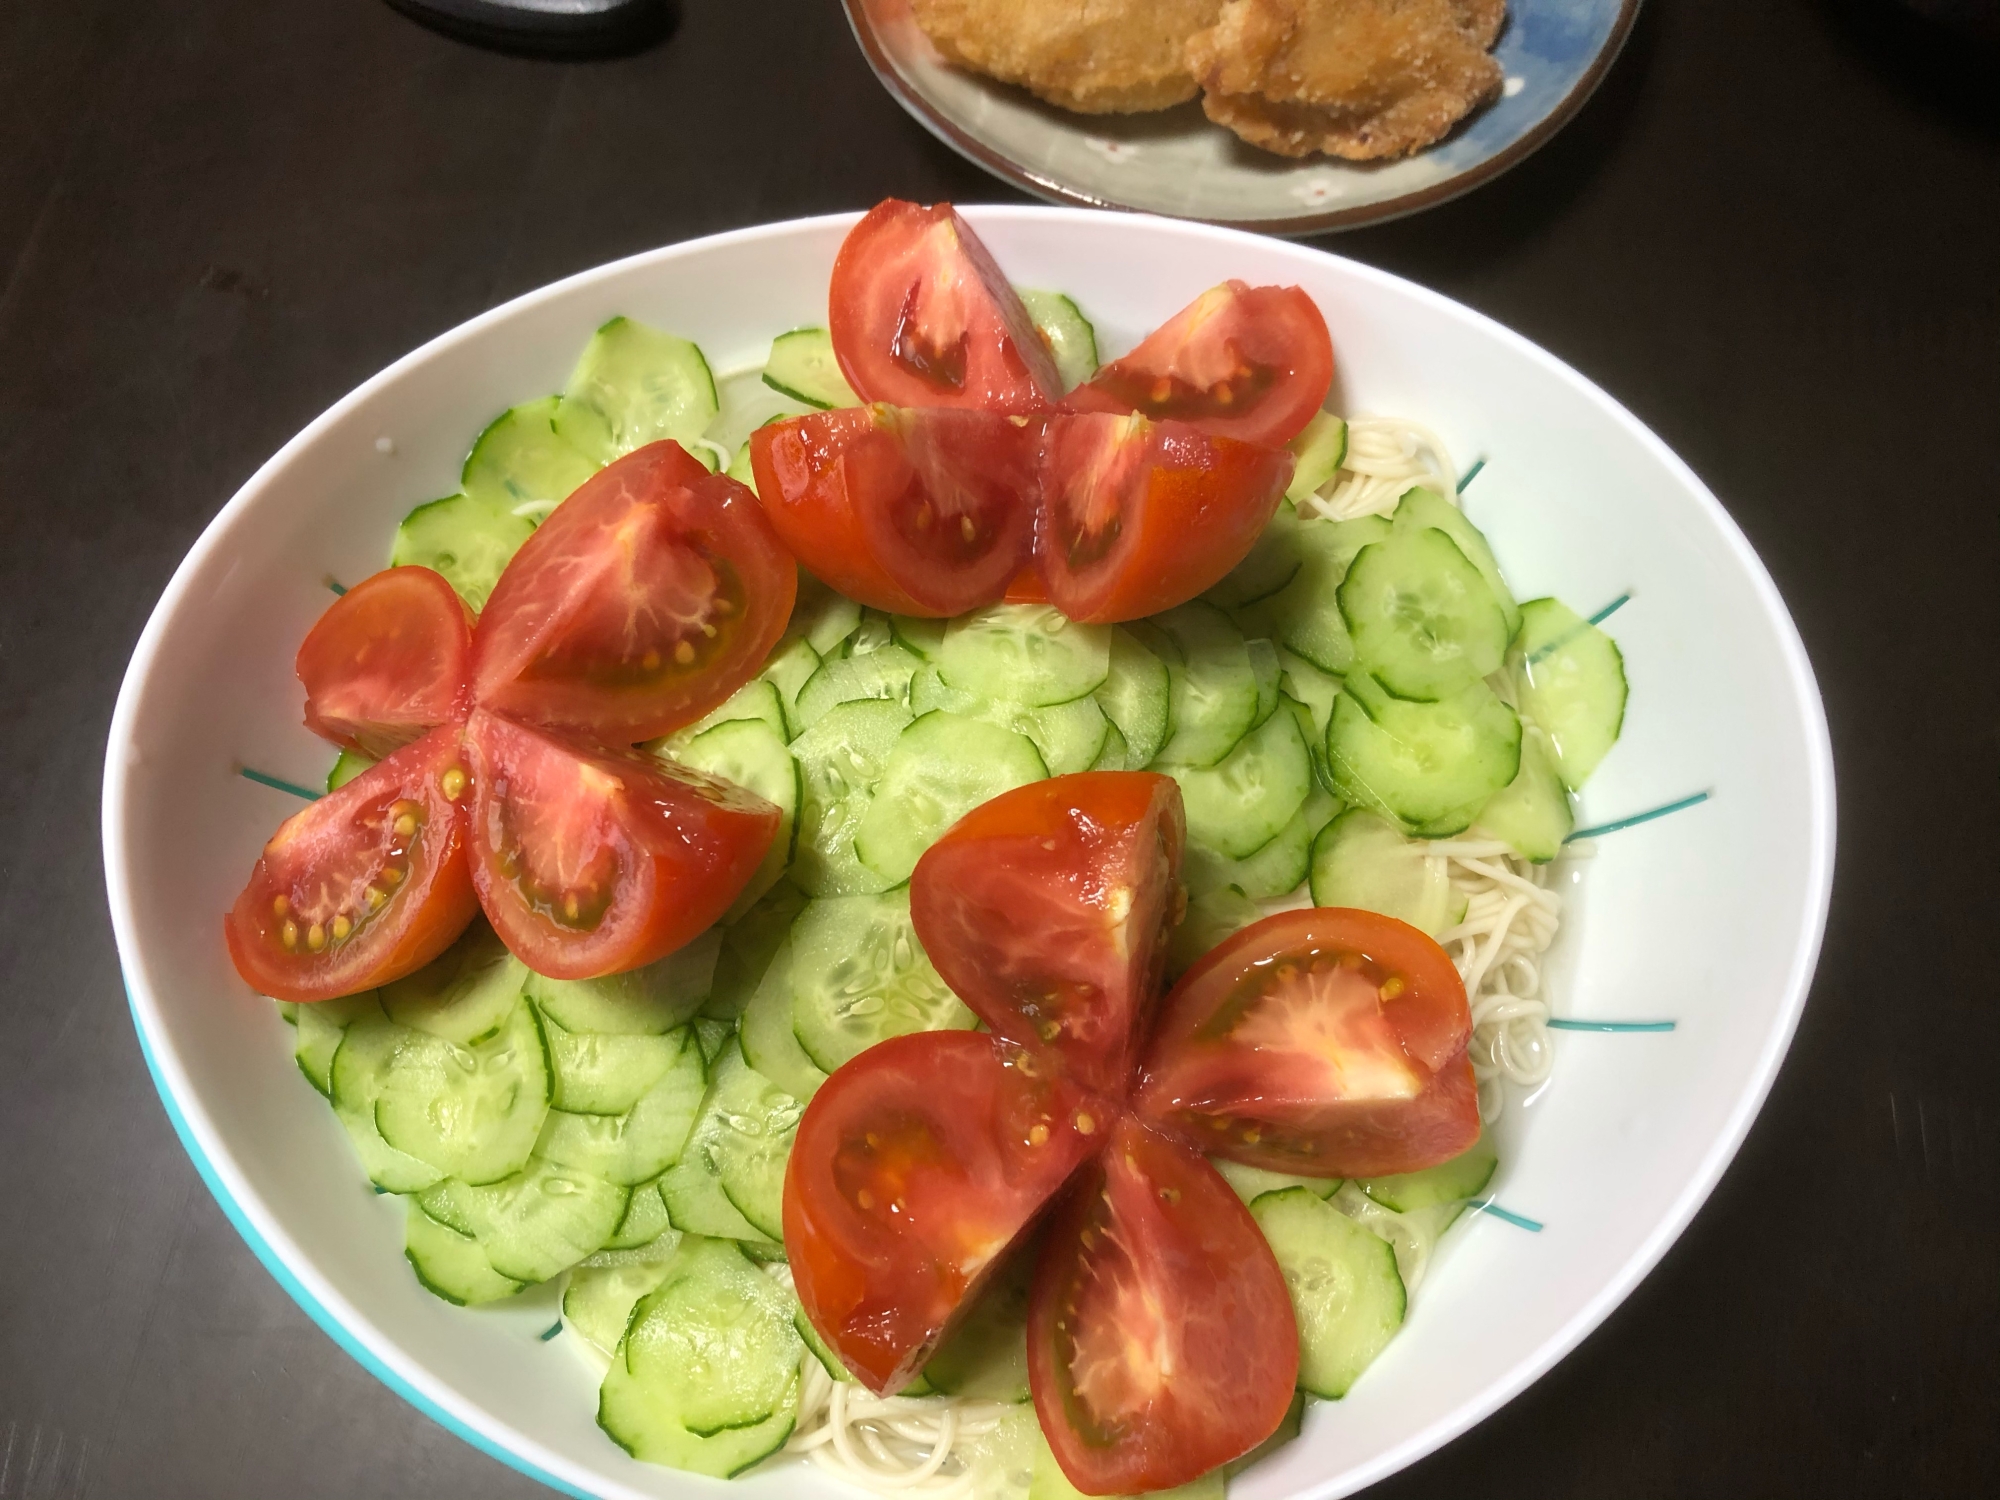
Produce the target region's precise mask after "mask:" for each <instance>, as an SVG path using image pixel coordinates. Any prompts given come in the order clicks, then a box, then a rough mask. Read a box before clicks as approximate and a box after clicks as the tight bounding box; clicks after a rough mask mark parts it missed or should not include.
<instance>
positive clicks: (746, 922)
mask: <svg viewBox="0 0 2000 1500" xmlns="http://www.w3.org/2000/svg"><path fill="white" fill-rule="evenodd" d="M805 904H806V894H805V892H804V891H801V890H800V889H799V888H798V887H797V886H795V885H793V884H792V883H791V881H789V880H781V881H779V882H778V883H777V884H776V885H774V886H772V887H771V889H770V890H769V891H768V892H766V893H765V895H764V899H763V900H761V901H759V902H758V903H757V904H756V905H755V906H753V907H751V908H750V910H748V911H747V912H745V913H744V914H743V915H742V916H740V917H738V918H737V919H736V920H735V921H734V922H731V923H730V924H729V925H728V926H727V927H726V928H724V929H723V939H722V954H721V956H720V957H718V958H717V959H716V961H715V986H714V988H713V989H712V990H711V991H710V992H709V997H708V1000H707V1002H706V1003H705V1004H704V1005H703V1006H702V1008H701V1010H702V1014H703V1015H706V1016H717V1017H720V1018H722V1019H724V1020H732V1021H734V1020H740V1019H741V1017H742V1015H743V1013H744V1009H745V1007H746V1006H748V1005H749V1004H750V997H751V996H752V995H754V994H755V993H756V992H757V986H758V985H759V984H761V983H762V982H763V980H764V971H765V970H766V969H768V968H769V967H770V966H771V959H772V956H773V955H775V954H776V953H777V951H778V946H779V945H780V944H781V943H783V942H784V940H785V937H786V935H787V934H788V933H790V932H791V930H792V919H793V918H794V917H796V916H798V914H799V913H800V912H801V911H803V910H804V909H805Z"/></svg>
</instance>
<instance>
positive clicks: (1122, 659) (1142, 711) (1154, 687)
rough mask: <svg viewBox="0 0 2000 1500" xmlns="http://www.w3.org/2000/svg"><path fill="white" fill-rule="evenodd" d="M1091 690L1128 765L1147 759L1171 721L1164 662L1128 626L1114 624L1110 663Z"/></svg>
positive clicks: (1169, 685)
mask: <svg viewBox="0 0 2000 1500" xmlns="http://www.w3.org/2000/svg"><path fill="white" fill-rule="evenodd" d="M1168 649H1169V650H1170V651H1171V650H1172V649H1173V648H1172V647H1171V645H1170V646H1169V647H1168ZM1094 696H1095V697H1096V699H1097V706H1098V707H1099V708H1101V709H1103V710H1104V714H1105V717H1106V718H1108V719H1110V720H1111V723H1112V725H1113V726H1114V727H1115V728H1116V729H1117V730H1118V733H1119V735H1120V736H1121V737H1122V738H1123V739H1124V741H1125V762H1126V766H1127V768H1128V769H1130V770H1134V771H1136V770H1139V769H1140V768H1141V767H1143V766H1149V765H1151V764H1152V763H1153V762H1154V760H1156V759H1157V758H1158V757H1159V754H1160V747H1161V746H1162V745H1164V744H1166V742H1167V733H1168V731H1169V730H1170V729H1171V727H1172V724H1173V716H1172V705H1173V688H1172V680H1171V678H1170V677H1169V675H1168V671H1167V664H1166V662H1165V661H1163V660H1162V659H1161V658H1160V657H1159V656H1158V655H1156V654H1155V653H1154V652H1153V651H1151V650H1149V649H1148V648H1147V646H1146V644H1145V642H1143V641H1141V640H1140V639H1139V637H1138V636H1136V635H1134V634H1133V633H1132V632H1131V631H1130V630H1127V629H1126V628H1125V627H1124V626H1122V625H1118V626H1114V627H1113V628H1112V631H1111V654H1110V658H1109V667H1108V670H1107V672H1106V674H1105V678H1104V682H1103V684H1102V686H1100V687H1099V688H1098V689H1097V691H1096V693H1095V694H1094Z"/></svg>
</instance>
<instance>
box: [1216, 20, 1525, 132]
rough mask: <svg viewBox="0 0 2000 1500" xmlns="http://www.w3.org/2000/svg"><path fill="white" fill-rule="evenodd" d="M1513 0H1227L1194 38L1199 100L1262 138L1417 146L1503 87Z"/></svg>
mask: <svg viewBox="0 0 2000 1500" xmlns="http://www.w3.org/2000/svg"><path fill="white" fill-rule="evenodd" d="M1505 19H1506V5H1505V0H1227V3H1226V4H1225V5H1224V6H1223V7H1222V11H1221V14H1220V15H1219V16H1218V17H1217V19H1216V23H1215V25H1214V26H1213V27H1211V28H1209V29H1208V30H1206V31H1202V32H1198V33H1197V34H1195V35H1194V36H1193V37H1190V38H1189V39H1188V46H1187V63H1188V68H1189V70H1190V71H1191V72H1192V73H1193V74H1194V76H1195V77H1196V78H1197V79H1198V80H1199V81H1200V83H1201V88H1202V98H1201V107H1202V109H1203V111H1204V112H1205V113H1206V114H1207V115H1208V117H1209V119H1211V120H1213V121H1215V123H1216V124H1218V125H1225V126H1227V127H1228V128H1229V129H1231V130H1233V131H1235V132H1236V134H1237V135H1239V136H1241V137H1242V138H1243V139H1244V140H1246V141H1248V142H1249V143H1250V144H1251V145H1253V146H1258V147H1261V148H1263V149H1264V150H1266V151H1274V152H1277V153H1278V154H1279V155H1281V156H1311V155H1314V154H1315V153H1319V154H1324V155H1327V156H1340V157H1346V158H1347V159H1348V160H1350V161H1379V160H1382V159H1384V158H1390V157H1398V156H1408V155H1409V154H1411V153H1412V152H1414V151H1420V150H1422V149H1423V148H1424V147H1426V146H1429V145H1433V144H1435V143H1436V142H1438V141H1441V140H1443V139H1444V137H1445V136H1446V135H1448V134H1449V133H1450V132H1451V129H1452V127H1453V126H1454V125H1456V124H1458V122H1459V121H1460V120H1462V119H1464V118H1465V117H1466V116H1467V115H1468V114H1470V113H1471V112H1472V111H1473V110H1475V109H1477V108H1478V107H1479V106H1480V105H1482V104H1486V103H1488V102H1490V101H1491V100H1493V99H1496V98H1498V97H1499V94H1500V84H1501V81H1502V73H1501V68H1500V64H1499V63H1497V62H1495V61H1494V59H1493V56H1492V54H1491V52H1490V51H1489V49H1490V48H1491V47H1492V45H1493V42H1494V40H1495V38H1496V37H1497V36H1498V35H1499V31H1500V27H1501V24H1502V23H1503V22H1504V21H1505Z"/></svg>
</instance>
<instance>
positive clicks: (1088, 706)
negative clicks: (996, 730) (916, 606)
mask: <svg viewBox="0 0 2000 1500" xmlns="http://www.w3.org/2000/svg"><path fill="white" fill-rule="evenodd" d="M1100 691H1102V690H1101V689H1100ZM934 708H942V709H945V710H946V711H948V712H950V713H955V714H962V715H964V716H965V717H966V718H969V719H982V720H984V721H985V722H986V723H988V724H998V725H999V726H1000V727H1001V728H1003V729H1011V730H1013V731H1014V732H1015V733H1016V734H1025V735H1026V736H1027V737H1028V738H1029V739H1030V740H1031V741H1033V743H1034V746H1035V750H1036V752H1037V753H1038V754H1039V755H1040V756H1041V757H1042V764H1043V765H1044V766H1046V767H1047V768H1048V773H1049V775H1051V776H1067V775H1069V774H1070V773H1071V772H1072V771H1083V770H1088V769H1090V768H1091V767H1092V766H1093V765H1094V764H1095V762H1096V760H1097V758H1098V756H1099V755H1100V754H1101V753H1102V752H1103V750H1104V741H1105V738H1106V736H1107V735H1109V734H1110V732H1111V728H1112V725H1111V721H1110V720H1109V719H1107V718H1105V716H1104V710H1103V709H1102V708H1100V707H1098V704H1097V700H1096V699H1095V698H1089V697H1086V698H1073V699H1071V700H1070V701H1069V702H1068V703H1051V704H1049V705H1048V706H1047V707H1045V708H1024V707H1023V706H1022V705H1020V704H1018V703H1013V702H1009V701H1008V700H1006V699H1004V698H982V697H980V696H979V695H978V694H977V693H968V692H966V691H965V690H964V689H962V688H955V687H953V686H951V684H949V683H948V682H946V681H945V680H944V678H943V677H942V676H941V675H939V673H938V670H937V668H936V667H931V666H926V667H924V668H923V669H921V670H920V671H919V672H918V673H917V675H916V676H915V677H914V678H912V679H911V680H910V710H911V712H912V713H916V714H926V713H929V712H930V711H931V710H932V709H934ZM1121 738H1122V737H1121Z"/></svg>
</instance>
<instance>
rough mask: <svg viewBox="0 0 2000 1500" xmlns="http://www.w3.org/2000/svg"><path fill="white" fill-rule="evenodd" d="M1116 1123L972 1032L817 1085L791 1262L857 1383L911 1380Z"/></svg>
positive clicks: (1017, 1054) (795, 1197) (792, 1221)
mask: <svg viewBox="0 0 2000 1500" xmlns="http://www.w3.org/2000/svg"><path fill="white" fill-rule="evenodd" d="M1112 1114H1113V1111H1112V1108H1111V1106H1109V1105H1107V1104H1105V1103H1104V1102H1102V1101H1100V1100H1097V1099H1094V1098H1093V1097H1092V1096H1090V1095H1089V1094H1086V1093H1084V1092H1083V1091H1082V1090H1080V1089H1078V1088H1077V1087H1076V1086H1075V1085H1074V1084H1072V1083H1069V1082H1067V1081H1066V1080H1064V1079H1062V1078H1061V1077H1059V1076H1054V1075H1053V1074H1052V1072H1051V1071H1050V1070H1048V1069H1046V1068H1042V1067H1038V1066H1037V1065H1036V1063H1035V1061H1034V1059H1032V1058H1030V1057H1028V1056H1027V1055H1026V1054H1025V1053H1023V1052H1021V1051H1020V1050H1019V1049H1018V1048H1015V1047H1013V1046H1012V1045H1010V1044H1009V1043H1007V1042H1005V1041H1003V1040H1000V1039H999V1038H996V1037H991V1036H985V1035H982V1034H980V1033H978V1032H968V1031H929V1032H918V1033H916V1034H914V1035H911V1036H901V1037H896V1038H893V1039H891V1040H889V1041H886V1042H879V1043H877V1044H876V1045H875V1046H873V1047H870V1048H869V1049H868V1050H867V1051H866V1052H864V1053H862V1054H861V1055H860V1056H859V1057H857V1058H855V1059H854V1060H853V1061H852V1062H849V1063H848V1064H846V1065H845V1066H844V1067H842V1068H840V1069H839V1070H837V1071H836V1072H835V1073H834V1074H833V1076H832V1077H831V1078H829V1079H828V1080H827V1081H826V1082H825V1083H824V1084H823V1085H821V1087H820V1090H819V1092H818V1093H817V1094H815V1095H813V1099H812V1103H811V1104H809V1105H807V1106H806V1112H805V1116H804V1118H803V1119H802V1120H800V1122H799V1132H798V1136H797V1137H796V1139H795V1140H794V1141H793V1144H792V1155H791V1160H790V1161H789V1163H788V1164H787V1166H786V1168H785V1205H784V1219H785V1251H786V1255H787V1257H788V1258H789V1259H790V1261H791V1267H792V1278H793V1281H794V1283H795V1285H796V1286H797V1288H798V1294H799V1302H800V1305H801V1306H803V1307H804V1309H805V1312H806V1316H807V1317H808V1318H810V1319H811V1320H812V1324H813V1326H814V1327H815V1328H817V1329H818V1330H819V1332H820V1334H821V1336H822V1337H824V1338H825V1339H826V1341H827V1343H828V1344H829V1345H830V1346H831V1347H832V1349H833V1351H834V1353H835V1354H837V1355H838V1356H839V1357H840V1360H841V1363H842V1364H844V1365H846V1366H847V1368H848V1369H849V1370H850V1371H852V1372H853V1374H854V1376H855V1378H856V1379H857V1380H859V1381H861V1382H862V1383H863V1384H864V1385H866V1386H867V1387H868V1388H869V1389H870V1390H872V1391H875V1392H877V1393H878V1394H886V1393H890V1392H894V1391H898V1390H901V1389H902V1388H903V1387H904V1386H905V1385H907V1384H908V1383H909V1382H910V1379H911V1377H912V1376H914V1375H915V1374H916V1372H917V1370H918V1369H919V1368H920V1367H921V1366H922V1365H923V1363H924V1361H925V1360H926V1359H928V1358H929V1357H930V1353H931V1351H932V1350H933V1349H934V1348H936V1347H937V1344H938V1342H939V1341H940V1340H941V1339H942V1337H943V1336H944V1334H945V1332H946V1330H947V1329H948V1328H949V1327H950V1326H951V1323H952V1320H953V1317H954V1316H955V1315H956V1314H957V1313H958V1312H959V1311H960V1309H962V1308H965V1307H967V1306H969V1305H970V1303H971V1300H972V1296H973V1293H975V1292H976V1291H977V1290H978V1288H979V1287H980V1286H981V1285H983V1284H984V1282H985V1280H986V1278H987V1277H988V1276H989V1275H991V1274H992V1273H993V1272H994V1271H995V1270H996V1269H997V1267H998V1266H999V1264H1000V1262H1001V1260H1002V1258H1003V1257H1004V1256H1005V1253H1006V1252H1007V1250H1008V1249H1009V1247H1010V1246H1012V1245H1014V1244H1015V1242H1016V1241H1017V1240H1019V1239H1020V1238H1021V1237H1022V1236H1023V1234H1024V1232H1025V1231H1026V1230H1027V1229H1028V1228H1029V1226H1030V1225H1031V1224H1032V1223H1033V1222H1034V1220H1035V1217H1036V1215H1037V1214H1038V1213H1039V1212H1040V1210H1041V1208H1042V1205H1043V1204H1045V1203H1046V1202H1048V1200H1049V1199H1050V1198H1051V1197H1052V1196H1054V1194H1055V1192H1056V1190H1057V1189H1059V1188H1060V1187H1061V1186H1062V1185H1063V1183H1064V1181H1066V1180H1067V1179H1068V1177H1069V1175H1070V1173H1071V1172H1072V1171H1074V1170H1075V1169H1076V1167H1077V1165H1078V1163H1079V1162H1081V1161H1082V1160H1083V1159H1084V1158H1085V1157H1086V1156H1088V1155H1089V1154H1090V1153H1091V1152H1092V1151H1094V1150H1096V1149H1097V1148H1098V1146H1100V1145H1101V1144H1102V1142H1103V1139H1104V1134H1105V1131H1106V1130H1107V1129H1108V1128H1109V1127H1110V1124H1111V1120H1112Z"/></svg>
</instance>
